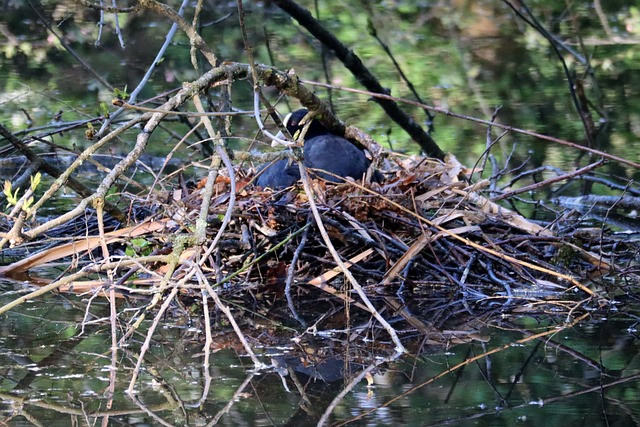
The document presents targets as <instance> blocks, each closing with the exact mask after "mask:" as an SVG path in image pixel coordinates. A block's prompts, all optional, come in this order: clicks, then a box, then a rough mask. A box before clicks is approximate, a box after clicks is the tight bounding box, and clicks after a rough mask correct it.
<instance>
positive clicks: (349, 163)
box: [256, 109, 371, 188]
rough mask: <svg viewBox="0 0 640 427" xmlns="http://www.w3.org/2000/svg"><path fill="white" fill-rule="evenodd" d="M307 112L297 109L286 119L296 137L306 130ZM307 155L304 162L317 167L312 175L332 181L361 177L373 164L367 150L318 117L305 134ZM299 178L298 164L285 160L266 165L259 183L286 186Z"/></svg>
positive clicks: (261, 184)
mask: <svg viewBox="0 0 640 427" xmlns="http://www.w3.org/2000/svg"><path fill="white" fill-rule="evenodd" d="M307 113H308V111H307V110H305V109H301V110H297V111H294V112H293V113H291V114H290V115H289V116H288V117H287V118H286V119H285V126H286V127H287V130H288V131H289V133H290V134H291V135H292V136H293V137H294V138H295V137H297V133H298V132H302V129H303V128H304V124H301V123H300V122H301V121H302V119H303V118H304V117H305V116H306V115H307ZM303 156H304V160H303V163H304V165H305V166H306V167H307V168H310V169H316V170H315V171H310V172H311V173H312V174H314V175H315V176H317V177H320V178H322V179H324V180H327V181H330V182H342V181H344V179H343V178H346V177H351V178H353V179H361V178H362V176H363V175H364V174H365V173H366V172H367V169H368V168H369V165H370V164H371V162H370V161H369V159H367V156H366V155H365V154H364V151H362V150H360V149H359V148H358V147H356V146H355V145H354V144H352V143H351V142H349V141H348V140H347V139H345V138H343V137H341V136H338V135H335V134H332V133H331V132H329V130H328V129H327V128H326V127H324V126H323V125H322V123H320V122H319V121H317V120H312V121H311V123H310V124H309V127H308V128H307V131H306V132H305V134H304V148H303ZM322 171H325V172H322ZM333 175H336V176H337V177H336V176H333ZM299 179H300V171H299V169H298V165H297V164H296V163H295V162H292V161H290V160H288V159H283V160H278V161H276V162H274V163H272V164H269V165H265V166H263V167H262V168H261V174H260V176H259V177H258V179H257V180H256V184H257V185H259V186H261V187H271V188H284V187H289V186H291V185H293V184H294V183H295V182H296V181H298V180H299Z"/></svg>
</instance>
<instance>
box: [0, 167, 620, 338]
mask: <svg viewBox="0 0 640 427" xmlns="http://www.w3.org/2000/svg"><path fill="white" fill-rule="evenodd" d="M390 160H391V161H390V163H392V164H394V167H393V168H389V169H388V170H387V171H385V173H386V175H387V177H386V180H385V181H384V183H383V184H372V185H366V186H361V185H360V184H356V183H352V182H350V183H345V184H341V185H327V184H325V183H324V182H320V181H312V186H313V188H314V193H315V194H316V198H317V199H318V209H319V212H320V215H321V217H322V222H323V224H324V226H325V227H326V229H327V231H328V232H329V235H330V240H331V243H332V244H333V246H334V247H335V249H336V250H337V251H338V253H339V254H340V256H341V258H342V260H343V261H344V262H345V263H346V265H347V266H348V267H349V270H350V271H351V273H352V274H353V276H354V277H355V279H356V280H357V282H358V283H359V284H360V286H362V288H363V290H364V291H365V293H366V295H367V298H368V299H369V300H370V301H371V303H372V304H373V305H374V306H375V308H376V310H377V311H378V312H379V313H380V315H381V316H382V317H383V318H385V319H386V320H387V321H388V322H389V323H390V324H391V325H392V327H393V329H394V330H395V331H397V332H398V334H399V335H400V338H401V339H405V342H407V341H411V340H407V338H410V337H414V338H418V339H417V340H416V342H418V341H420V342H425V341H424V340H425V339H426V340H427V342H440V343H442V342H450V341H452V340H454V341H455V340H460V339H463V340H464V339H469V338H478V336H477V334H474V332H475V330H476V328H477V325H475V324H474V323H472V322H470V319H477V318H478V315H486V314H489V313H492V312H496V311H498V312H500V313H504V312H508V311H518V312H523V311H526V312H535V313H541V312H550V313H554V314H562V315H567V314H568V313H571V312H573V311H574V310H575V309H576V308H577V307H578V306H579V302H578V301H582V300H584V299H585V297H588V296H589V295H592V292H591V291H590V290H589V289H588V288H587V287H585V286H584V285H583V284H581V283H579V282H577V281H576V280H575V279H573V278H572V276H570V273H569V272H572V274H578V275H579V276H580V277H586V276H587V275H588V274H589V273H591V272H595V271H596V270H598V269H600V270H607V269H608V268H609V265H608V264H607V262H606V260H604V259H603V258H601V257H597V256H595V255H593V254H592V253H591V252H589V251H588V250H585V249H582V248H580V247H578V246H576V245H573V244H565V243H561V242H560V240H559V239H558V238H557V237H555V236H554V234H553V233H552V232H551V230H549V229H546V228H544V227H542V226H540V225H537V224H534V223H531V222H529V221H527V220H525V219H524V218H523V217H521V216H520V215H518V214H515V213H514V212H512V211H509V210H506V209H504V208H500V207H498V206H497V205H495V204H493V203H491V202H490V201H489V200H487V199H485V198H484V197H482V196H480V195H479V194H478V192H477V191H478V190H477V187H476V188H471V187H467V184H466V183H465V182H464V181H461V180H459V179H458V177H459V176H464V172H465V171H464V170H463V168H462V167H460V165H459V164H458V163H457V162H456V161H455V159H453V158H452V159H450V160H449V161H448V162H447V163H440V162H435V161H424V159H423V160H420V159H414V158H400V157H392V158H391V159H390ZM238 181H239V182H238V187H239V189H238V191H237V194H238V195H237V199H236V205H235V208H234V211H233V216H232V220H231V222H230V223H229V226H228V227H227V228H226V230H225V231H224V233H223V235H222V236H221V237H220V238H219V240H218V241H217V243H216V246H215V248H213V251H210V253H207V257H206V258H205V259H204V261H199V260H200V258H199V257H201V256H202V255H201V254H202V253H203V252H202V251H199V248H200V249H202V248H207V247H209V246H210V245H211V243H212V240H211V239H213V238H214V237H213V236H215V235H216V234H217V231H218V229H219V227H220V223H221V218H222V217H223V216H224V214H225V212H226V210H227V208H228V201H229V197H228V191H229V186H228V180H227V179H225V178H224V176H219V178H218V181H217V183H216V189H215V190H216V191H215V194H214V197H213V198H212V202H211V208H210V210H209V224H208V230H209V231H208V236H209V240H208V241H206V242H204V243H203V245H202V246H198V245H195V244H194V242H193V241H191V240H190V238H189V237H190V236H191V231H190V230H192V229H193V227H196V224H195V218H197V215H198V212H199V209H200V204H201V197H200V195H201V194H202V191H203V190H202V189H195V190H193V189H192V190H189V191H188V192H187V193H184V192H183V193H181V194H182V196H181V197H179V198H178V197H174V198H173V202H172V203H170V204H164V205H163V209H162V212H158V213H156V214H155V215H154V216H155V218H154V219H153V220H151V219H148V220H147V221H146V222H144V223H142V225H138V226H135V227H130V228H124V229H121V230H117V231H112V232H110V233H107V235H106V242H107V243H108V244H111V243H114V244H115V243H118V245H120V247H122V248H124V247H126V248H127V251H126V252H123V251H122V250H119V251H118V250H116V249H115V248H114V246H113V245H111V246H109V247H110V248H111V249H112V255H115V254H117V255H118V256H113V257H112V259H110V260H109V262H105V261H102V262H100V261H97V263H96V264H93V263H87V262H88V261H89V260H90V259H91V260H92V259H95V257H96V256H100V255H101V253H102V252H101V251H99V250H97V249H96V248H98V247H99V245H100V238H99V237H95V238H80V239H78V240H76V241H75V242H74V243H67V244H65V245H60V246H56V247H54V248H51V249H47V250H46V251H43V252H42V253H40V254H39V255H36V256H32V257H29V258H27V259H25V260H22V261H20V262H17V263H14V264H12V265H10V266H8V267H4V268H2V270H0V272H1V273H2V274H4V275H6V276H16V275H18V274H20V273H24V272H26V271H28V270H31V269H33V268H34V267H39V268H42V267H43V264H45V263H47V262H51V261H52V260H53V259H59V258H62V257H66V256H71V255H72V254H74V265H76V272H77V274H76V275H70V274H69V273H68V274H67V275H66V276H65V278H63V279H62V280H60V281H59V282H60V283H59V285H58V286H59V287H60V288H61V289H66V290H73V291H75V292H88V291H90V290H91V289H98V290H103V291H104V288H103V285H104V284H106V281H105V279H104V277H105V276H104V273H99V272H100V271H101V272H104V271H105V270H106V269H107V268H110V269H111V271H112V272H113V273H114V274H115V280H116V285H117V291H118V294H119V295H120V296H135V295H140V294H142V295H149V294H150V293H151V294H154V293H155V294H158V295H159V294H166V293H167V292H169V291H170V290H172V289H174V288H178V289H179V293H178V294H177V296H178V297H180V296H181V297H182V298H183V299H184V301H192V302H194V301H195V302H197V301H199V300H201V292H202V286H204V282H203V281H206V282H207V284H208V285H209V286H211V288H213V289H217V293H218V294H219V295H220V296H221V297H222V298H224V299H225V300H226V301H227V304H228V305H229V306H231V307H234V311H233V313H234V316H235V317H236V318H237V320H240V319H242V320H245V321H246V322H244V324H245V325H247V327H248V325H253V326H255V325H256V321H258V320H259V321H260V323H262V320H261V319H267V320H277V321H278V322H280V323H281V324H285V325H289V326H294V327H298V328H300V327H301V325H303V326H304V327H309V326H313V327H314V330H316V331H320V330H332V331H344V330H345V327H346V326H349V327H351V328H352V332H351V334H350V335H349V337H350V338H351V339H359V338H362V339H364V338H366V339H367V341H368V340H371V339H374V338H375V339H376V342H388V337H387V336H385V331H384V329H380V328H378V327H374V326H375V325H377V323H376V322H375V321H372V320H371V312H370V310H369V309H367V307H366V306H365V305H364V304H363V301H362V300H361V298H360V296H359V295H357V294H356V293H355V292H354V291H353V290H352V289H351V283H350V282H349V281H346V280H344V278H343V274H342V272H341V271H340V270H339V269H336V264H335V262H334V259H333V258H332V256H331V255H330V254H329V252H328V250H327V245H326V242H325V241H324V240H323V239H322V237H321V236H320V235H319V233H318V232H317V226H316V225H315V223H314V220H313V218H312V216H311V215H310V209H309V203H308V202H309V200H308V195H307V194H306V193H305V192H304V191H302V189H301V187H300V186H299V187H295V188H293V189H289V190H286V191H282V192H278V193H272V192H270V191H268V190H263V191H261V190H260V189H259V188H256V187H253V186H250V185H249V186H247V185H246V184H247V183H248V180H246V179H239V180H238ZM243 185H244V187H243ZM158 211H160V210H158ZM161 217H164V219H163V218H161ZM167 227H168V228H167ZM152 233H154V234H152ZM181 235H183V236H184V237H181ZM134 236H137V237H136V239H135V240H134V238H133V237H134ZM123 241H124V242H125V243H126V246H122V243H123ZM602 243H605V244H606V243H607V242H602V241H600V242H599V244H602ZM590 244H591V242H587V245H586V246H588V245H590ZM178 245H182V248H181V250H180V251H179V252H176V248H177V246H178ZM621 246H622V245H619V246H618V250H623V248H622V247H621ZM87 249H89V251H88V252H87ZM172 250H173V251H174V253H176V254H178V255H179V256H180V257H181V261H180V262H177V263H176V265H175V271H173V272H171V268H172V267H170V265H171V259H170V258H168V257H167V254H168V253H170V252H171V251H172ZM82 253H84V257H85V258H86V256H87V254H88V253H91V254H92V256H91V257H90V258H87V259H86V260H85V261H83V258H82V257H83V255H82ZM294 260H295V262H292V261H294ZM198 262H199V263H200V266H201V267H198V271H199V272H198V274H194V272H193V268H195V266H196V263H198ZM68 277H72V279H70V280H67V279H66V278H68ZM89 278H90V279H92V280H90V281H88V280H86V279H89ZM568 291H571V292H568ZM574 291H577V292H574ZM276 329H277V328H276ZM303 329H304V328H303ZM461 329H462V331H460V330H461ZM268 330H269V331H270V332H269V335H273V336H272V338H276V337H277V336H281V334H282V331H274V330H273V328H270V329H268ZM454 330H458V332H453V331H454ZM461 332H462V333H461ZM245 333H246V334H247V335H248V336H254V337H256V336H257V335H260V334H262V338H261V339H264V331H263V330H261V328H258V329H256V330H255V333H249V332H247V329H245ZM333 336H336V337H339V340H338V341H342V340H343V339H344V337H345V335H344V334H343V333H339V334H337V335H336V334H334V335H333Z"/></svg>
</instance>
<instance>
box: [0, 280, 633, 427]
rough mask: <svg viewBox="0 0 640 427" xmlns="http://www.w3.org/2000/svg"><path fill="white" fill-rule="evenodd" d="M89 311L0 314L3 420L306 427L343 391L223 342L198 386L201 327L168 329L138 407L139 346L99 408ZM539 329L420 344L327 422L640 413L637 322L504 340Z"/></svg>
mask: <svg viewBox="0 0 640 427" xmlns="http://www.w3.org/2000/svg"><path fill="white" fill-rule="evenodd" d="M21 292H23V289H22V288H21V287H20V286H19V285H15V284H9V283H4V284H2V301H0V303H2V304H4V303H6V302H7V301H10V300H12V299H13V298H15V297H16V296H17V295H18V294H19V293H21ZM87 305H88V304H87V300H86V298H80V297H75V296H69V295H59V296H48V297H45V298H40V299H38V300H37V301H34V302H30V303H26V304H23V305H22V306H20V307H18V308H16V309H14V310H12V311H11V312H10V313H9V314H7V315H4V316H3V321H2V323H1V326H0V327H1V328H2V334H1V337H0V366H1V368H0V372H1V375H0V397H1V404H0V408H1V413H2V419H3V422H4V423H6V424H8V425H12V426H30V425H33V423H36V424H39V425H50V426H68V425H86V424H91V425H93V424H94V423H97V424H100V423H101V422H103V421H104V420H105V419H107V417H108V420H109V425H207V423H209V422H212V420H214V419H218V420H219V424H220V425H315V423H316V422H317V421H318V419H319V417H320V416H321V415H322V414H323V413H324V412H325V411H326V409H327V407H328V406H329V404H330V403H331V401H332V400H333V399H334V398H335V397H336V396H337V395H338V393H340V391H341V390H342V389H343V388H344V387H345V383H344V380H342V379H337V380H333V381H329V382H325V381H322V380H319V379H315V380H314V379H310V378H309V377H308V376H307V375H305V374H303V373H300V372H296V371H295V370H291V371H290V372H289V373H288V374H285V376H281V375H280V374H279V373H278V372H277V371H276V370H275V369H266V370H263V371H260V372H255V371H254V370H253V365H252V363H251V361H250V360H249V358H247V357H246V356H243V355H242V354H239V353H237V352H236V351H235V350H234V349H233V347H235V346H234V345H233V343H230V345H231V347H232V348H227V349H222V350H220V351H217V352H215V353H213V354H212V355H211V360H210V363H211V365H210V366H209V372H208V375H209V378H207V373H206V371H205V368H204V366H203V357H204V353H203V342H202V334H201V331H198V330H196V329H193V328H189V327H188V325H175V324H171V323H170V322H167V323H165V325H164V326H163V327H162V328H161V329H160V330H159V331H158V333H156V335H155V337H154V338H155V339H154V341H153V343H152V345H151V348H150V351H149V353H148V355H147V356H146V357H145V363H144V369H145V370H144V372H143V373H142V375H141V376H140V378H139V381H138V382H137V383H136V387H135V388H136V390H137V391H138V395H137V398H138V399H139V400H138V401H137V403H136V402H134V401H133V400H132V399H130V397H129V396H128V395H127V394H125V393H124V390H126V388H127V387H128V386H129V381H130V378H131V369H132V367H133V366H134V364H135V362H136V355H137V350H138V347H139V345H140V339H141V338H140V339H136V338H134V339H133V340H131V342H130V344H129V345H127V346H126V347H124V348H122V349H121V350H120V351H119V356H118V369H117V372H116V382H115V390H116V391H115V394H114V395H113V401H112V407H111V409H107V396H108V395H109V393H108V392H107V389H108V386H109V372H110V364H111V361H110V357H111V356H110V338H109V336H110V334H109V327H108V320H107V318H106V316H108V307H107V304H106V303H105V302H104V301H103V300H97V301H93V302H92V303H91V305H90V306H89V307H88V306H87ZM119 308H121V309H122V308H124V305H122V303H119ZM85 316H87V320H86V321H85V322H86V323H87V325H86V326H85V327H84V331H83V330H82V328H81V324H82V323H83V318H85ZM538 320H539V319H538ZM548 326H549V325H543V324H542V323H538V321H537V320H536V319H535V318H534V317H517V316H513V317H512V316H507V317H505V318H503V319H502V320H501V321H494V323H493V325H487V327H486V328H485V329H484V330H483V331H482V332H483V334H484V335H486V336H490V339H489V341H488V342H486V343H480V342H470V343H467V344H460V345H451V346H449V347H443V346H429V345H426V346H425V348H424V352H423V354H422V355H421V356H420V357H418V358H413V357H410V356H405V357H403V358H401V359H400V360H398V361H396V362H393V363H390V364H386V365H383V366H381V367H380V369H378V370H376V371H374V373H373V375H372V384H371V385H370V386H368V385H367V382H366V381H365V380H363V381H361V382H360V383H358V384H357V385H356V386H355V387H354V388H353V390H352V391H351V392H350V393H348V394H347V395H346V397H344V398H343V399H341V400H340V401H339V403H338V404H337V405H336V406H335V408H334V409H333V410H332V411H331V415H330V417H329V420H330V422H331V423H335V422H342V421H347V420H349V419H351V418H352V417H356V416H358V415H361V414H363V413H365V412H367V411H368V410H370V409H374V408H378V407H380V406H382V405H385V404H388V406H386V407H383V408H380V409H377V410H376V411H375V412H373V413H372V414H370V415H366V416H364V417H363V419H362V420H360V421H357V422H355V425H379V426H383V425H407V426H419V425H443V424H446V425H460V426H466V425H487V426H495V425H532V426H538V425H564V426H582V425H594V426H595V425H602V426H604V425H635V421H636V420H637V419H638V417H639V416H640V409H639V408H638V405H637V402H638V399H640V386H639V384H640V382H639V381H638V379H640V357H639V356H638V355H639V354H640V340H639V339H638V335H637V331H636V329H635V328H636V327H637V322H636V321H635V320H633V319H628V318H615V317H614V318H612V319H610V320H601V321H598V322H589V323H583V324H580V325H579V326H577V327H575V328H572V329H568V330H562V331H560V332H559V333H557V334H554V335H550V336H548V337H545V338H542V339H534V340H532V341H529V342H525V343H522V344H514V343H515V342H516V341H517V340H522V339H524V338H526V337H527V336H530V335H531V334H533V333H536V332H538V331H543V330H544V329H545V328H546V327H548ZM558 326H560V325H558ZM141 329H142V330H141V332H143V331H144V329H145V326H144V325H143V327H142V328H141ZM510 343H512V345H508V344H510ZM505 345H506V348H505V349H503V350H502V351H499V352H497V353H495V354H492V355H490V356H486V357H482V358H479V359H478V360H477V361H476V362H473V363H471V364H469V365H468V366H465V367H464V368H460V369H456V370H453V371H452V372H451V373H446V374H445V375H443V376H442V377H441V378H437V379H434V377H437V376H441V375H442V372H443V371H446V370H447V369H448V368H451V367H455V366H456V365H457V364H459V363H460V362H462V361H464V360H465V359H468V358H472V357H475V356H478V355H481V354H483V353H484V352H487V351H489V350H492V349H496V348H500V347H502V346H505ZM293 348H294V346H293V345H291V346H290V347H289V349H287V348H282V347H280V348H278V349H273V348H271V349H266V348H263V349H262V350H261V349H260V347H259V346H258V349H257V351H258V353H259V354H260V351H265V352H268V354H269V356H266V355H262V356H261V359H262V360H263V361H264V362H265V363H266V364H268V365H271V363H272V361H273V359H272V358H273V357H277V355H278V354H279V355H282V354H286V353H287V352H291V353H293V352H292V350H293ZM337 363H338V366H339V367H340V368H341V367H342V366H341V365H342V364H341V362H340V361H337ZM285 372H286V371H285ZM354 373H357V369H354ZM205 389H206V390H207V392H206V394H205V395H204V396H203V393H205V391H204V390H205ZM403 393H404V394H403ZM398 396H399V397H398ZM392 400H393V401H392ZM390 401H392V402H390ZM605 420H606V421H605ZM165 423H166V424H165Z"/></svg>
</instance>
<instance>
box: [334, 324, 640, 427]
mask: <svg viewBox="0 0 640 427" xmlns="http://www.w3.org/2000/svg"><path fill="white" fill-rule="evenodd" d="M590 315H591V314H590V313H585V314H583V315H582V316H580V317H579V318H577V319H575V320H574V321H573V322H571V323H565V324H563V325H560V326H558V325H553V326H551V327H550V328H548V329H547V330H546V331H544V332H540V333H539V334H535V335H530V336H527V337H525V338H522V339H519V340H517V341H515V342H509V343H507V344H505V345H502V346H500V347H496V348H494V349H491V350H489V351H485V352H484V353H482V354H478V355H477V356H473V357H471V358H468V359H465V360H463V361H462V362H460V363H458V364H457V365H455V366H452V367H450V368H449V369H445V370H444V371H442V372H440V373H439V374H437V375H434V376H433V377H431V378H429V379H428V380H426V381H423V382H422V383H420V384H416V385H415V386H413V387H411V388H410V389H408V390H406V391H404V392H402V393H400V394H398V395H397V396H395V397H393V398H391V399H389V400H387V401H386V402H385V403H383V404H382V405H380V406H378V407H376V408H373V409H371V410H369V411H366V412H363V413H361V414H359V415H356V416H355V417H352V418H349V419H347V420H344V421H342V422H340V423H337V424H335V425H336V426H343V425H346V424H349V423H351V422H353V421H356V420H360V419H362V418H364V417H366V416H367V415H370V414H372V413H373V412H375V411H377V410H379V409H382V408H386V407H388V406H389V405H391V404H392V403H394V402H397V401H398V400H400V399H404V398H406V397H407V396H409V395H411V394H413V393H415V392H416V391H417V390H419V389H421V388H422V387H424V386H426V385H429V384H432V383H434V382H435V381H436V380H439V379H440V378H443V377H445V376H447V375H449V374H450V373H452V372H455V371H457V370H459V369H461V368H463V367H465V366H467V365H469V364H471V363H473V362H475V361H477V360H481V359H484V358H486V357H489V356H490V355H492V354H496V353H500V352H501V351H505V350H508V349H510V348H511V347H513V346H514V345H521V344H525V343H528V342H531V341H535V340H537V339H541V338H545V337H549V336H551V335H555V334H559V333H560V332H562V331H564V330H567V329H571V328H573V327H574V326H576V325H578V324H580V323H581V322H582V321H583V320H584V319H586V318H587V317H589V316H590ZM638 376H640V374H638V375H634V377H638ZM615 383H616V382H615V381H614V382H613V383H611V385H614V384H615ZM599 387H601V385H598V386H595V389H598V388H599ZM563 398H564V396H563ZM549 400H551V399H549Z"/></svg>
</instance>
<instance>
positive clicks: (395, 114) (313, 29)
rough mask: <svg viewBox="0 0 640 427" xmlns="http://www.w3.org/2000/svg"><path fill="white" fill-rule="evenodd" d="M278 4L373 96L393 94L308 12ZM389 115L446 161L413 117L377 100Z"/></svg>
mask: <svg viewBox="0 0 640 427" xmlns="http://www.w3.org/2000/svg"><path fill="white" fill-rule="evenodd" d="M274 3H275V4H276V5H277V6H278V7H280V8H281V9H282V10H284V11H285V12H287V13H288V14H289V15H290V16H291V17H293V18H294V19H295V20H296V21H298V23H299V24H300V25H302V26H303V27H305V28H306V29H307V30H308V31H309V32H310V33H311V34H312V35H313V36H314V37H315V38H316V39H318V40H319V41H320V42H322V43H323V44H324V45H325V46H326V47H327V48H329V49H331V50H332V51H333V52H334V53H335V54H336V57H337V58H338V59H340V61H342V63H343V64H344V65H345V67H347V68H348V69H349V71H351V73H352V74H353V75H354V76H355V77H356V79H358V81H359V82H360V84H362V85H363V86H364V87H366V88H367V89H368V90H370V91H371V92H376V93H382V94H387V95H388V94H389V90H388V89H386V88H384V87H382V85H381V84H380V82H379V81H378V80H377V79H376V77H375V76H374V75H373V74H371V72H370V71H369V70H368V69H367V67H365V66H364V64H363V63H362V61H361V60H360V58H359V57H358V56H357V55H356V54H355V53H354V52H353V51H351V50H350V49H348V48H347V47H346V46H345V45H344V44H342V42H340V40H338V39H337V38H336V37H335V36H334V35H333V34H332V33H330V32H329V31H328V30H327V29H326V28H325V27H323V26H322V24H320V22H318V21H317V20H316V19H315V18H313V16H311V13H309V11H308V10H306V9H304V8H302V7H300V6H298V5H297V4H296V3H295V2H293V1H291V0H274ZM375 101H376V102H377V103H378V104H380V106H381V107H382V108H383V109H384V111H385V112H386V113H387V115H388V116H389V117H390V118H391V119H392V120H393V121H395V122H396V123H397V124H398V125H400V126H401V127H402V128H403V129H404V130H405V131H406V132H407V133H408V134H409V135H410V136H411V138H412V139H413V140H414V141H416V142H417V143H418V144H419V145H420V147H421V148H422V150H423V151H424V152H425V154H426V155H428V156H430V157H435V158H438V159H444V152H443V151H442V150H441V149H440V147H438V144H436V142H435V141H434V140H433V138H431V136H429V134H428V133H426V132H425V131H424V129H422V128H421V127H420V125H418V124H417V123H416V122H415V121H414V120H413V119H412V118H411V117H409V116H408V115H406V114H405V113H404V112H403V111H402V110H400V108H398V105H397V104H396V103H395V102H394V101H391V100H388V99H380V98H376V99H375Z"/></svg>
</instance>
